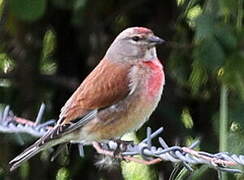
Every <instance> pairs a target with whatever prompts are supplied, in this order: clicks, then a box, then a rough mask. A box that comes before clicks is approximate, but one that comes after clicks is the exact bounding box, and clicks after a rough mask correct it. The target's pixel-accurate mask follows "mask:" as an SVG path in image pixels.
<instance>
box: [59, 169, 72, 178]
mask: <svg viewBox="0 0 244 180" xmlns="http://www.w3.org/2000/svg"><path fill="white" fill-rule="evenodd" d="M69 179H70V172H69V170H68V169H67V168H60V169H59V170H58V172H57V175H56V180H69Z"/></svg>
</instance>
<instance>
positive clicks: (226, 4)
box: [219, 0, 238, 16]
mask: <svg viewBox="0 0 244 180" xmlns="http://www.w3.org/2000/svg"><path fill="white" fill-rule="evenodd" d="M237 2H238V1H237V0H219V4H220V11H219V12H220V13H221V14H222V15H224V16H229V15H230V14H232V13H233V14H234V13H236V12H235V11H236V9H237V4H238V3H237Z"/></svg>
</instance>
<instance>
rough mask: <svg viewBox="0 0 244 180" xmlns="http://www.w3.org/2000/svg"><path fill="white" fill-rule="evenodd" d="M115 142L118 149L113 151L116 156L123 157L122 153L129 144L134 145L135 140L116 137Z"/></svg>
mask: <svg viewBox="0 0 244 180" xmlns="http://www.w3.org/2000/svg"><path fill="white" fill-rule="evenodd" d="M114 142H116V143H117V147H116V149H115V150H114V151H113V153H114V156H115V157H116V156H121V157H122V159H123V155H122V154H121V153H123V152H125V151H126V150H127V148H128V146H129V145H134V141H124V140H121V139H116V140H114Z"/></svg>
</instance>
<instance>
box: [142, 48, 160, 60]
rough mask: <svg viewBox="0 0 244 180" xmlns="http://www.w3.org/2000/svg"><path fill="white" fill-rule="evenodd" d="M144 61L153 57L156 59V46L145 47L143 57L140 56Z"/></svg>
mask: <svg viewBox="0 0 244 180" xmlns="http://www.w3.org/2000/svg"><path fill="white" fill-rule="evenodd" d="M142 59H143V60H144V61H151V60H154V59H157V52H156V48H155V47H152V48H150V49H147V50H146V52H145V54H144V57H143V58H142Z"/></svg>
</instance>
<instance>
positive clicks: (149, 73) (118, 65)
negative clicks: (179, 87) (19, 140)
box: [10, 27, 165, 170]
mask: <svg viewBox="0 0 244 180" xmlns="http://www.w3.org/2000/svg"><path fill="white" fill-rule="evenodd" d="M163 42H164V41H163V40H162V39H160V38H159V37H157V36H155V35H154V34H153V32H152V31H151V30H150V29H148V28H144V27H132V28H127V29H125V30H124V31H123V32H121V33H120V34H119V35H118V36H117V38H116V39H115V40H114V42H113V43H112V44H111V46H110V47H109V48H108V50H107V52H106V54H105V56H104V58H103V59H102V60H101V61H100V63H99V64H98V65H97V67H96V68H95V69H94V70H93V71H92V72H91V73H90V74H89V75H88V77H87V78H86V79H85V80H84V81H83V82H82V83H81V85H80V86H79V88H78V89H77V90H76V91H75V92H74V94H73V95H72V96H71V97H70V98H69V100H68V101H67V102H66V103H65V105H64V106H63V108H62V109H61V113H60V116H59V120H58V122H57V124H56V125H55V127H54V128H53V129H52V130H50V131H49V132H47V134H46V135H44V136H43V137H41V138H40V139H39V140H37V141H36V142H35V143H34V144H33V145H31V146H30V147H29V148H27V149H26V150H25V151H24V152H22V153H21V154H20V155H18V156H17V157H16V158H14V159H13V160H12V161H11V162H10V164H11V165H12V167H11V170H14V169H16V168H17V167H19V166H20V165H21V164H22V163H23V162H24V161H27V160H28V159H30V158H31V157H32V156H34V155H36V154H37V153H39V152H40V151H42V150H44V149H47V148H50V147H52V146H55V145H58V144H63V143H69V142H80V143H82V144H91V143H92V142H94V141H96V142H101V141H103V140H110V139H116V138H120V137H121V136H122V135H123V134H125V133H127V132H131V131H135V130H137V129H139V128H140V127H141V126H142V125H143V124H144V123H145V121H146V120H147V119H148V118H149V116H150V115H151V114H152V112H153V111H154V109H155V108H156V106H157V104H158V102H159V100H160V97H161V94H162V91H163V86H164V81H165V80H164V72H163V67H162V65H161V63H160V62H159V60H158V57H157V54H156V48H155V45H157V44H161V43H163Z"/></svg>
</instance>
